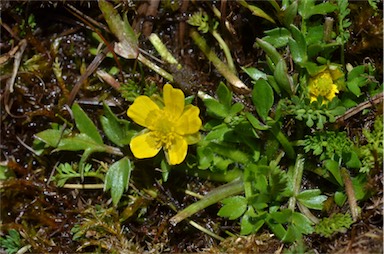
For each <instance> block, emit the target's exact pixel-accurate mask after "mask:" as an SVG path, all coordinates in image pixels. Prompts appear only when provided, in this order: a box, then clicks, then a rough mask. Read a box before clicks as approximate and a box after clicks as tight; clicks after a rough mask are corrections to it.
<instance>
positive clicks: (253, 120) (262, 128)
mask: <svg viewBox="0 0 384 254" xmlns="http://www.w3.org/2000/svg"><path fill="white" fill-rule="evenodd" d="M245 117H246V118H247V119H248V121H249V122H250V123H251V125H252V126H253V128H255V129H256V130H260V131H265V130H268V129H269V128H271V127H270V126H268V125H264V124H262V123H261V122H260V121H259V120H258V119H257V118H256V117H254V116H253V115H252V114H251V113H249V112H245Z"/></svg>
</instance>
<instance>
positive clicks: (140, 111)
mask: <svg viewBox="0 0 384 254" xmlns="http://www.w3.org/2000/svg"><path fill="white" fill-rule="evenodd" d="M159 111H160V109H159V107H158V106H157V105H156V103H154V102H153V101H152V100H151V99H150V98H149V97H148V96H139V97H137V98H136V99H135V101H134V102H133V104H132V105H131V106H130V107H129V109H128V111H127V114H128V116H129V117H130V118H131V119H132V120H133V121H134V122H136V123H137V124H139V125H141V126H144V127H149V125H151V123H152V122H153V119H154V116H155V115H158V114H159Z"/></svg>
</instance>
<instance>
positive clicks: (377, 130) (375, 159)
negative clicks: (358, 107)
mask: <svg viewBox="0 0 384 254" xmlns="http://www.w3.org/2000/svg"><path fill="white" fill-rule="evenodd" d="M363 134H364V137H365V139H366V141H367V144H365V145H363V146H361V147H360V148H359V157H360V158H361V164H362V166H361V168H360V170H359V171H360V172H361V173H369V172H370V171H371V170H372V169H373V168H375V167H379V168H381V167H382V164H381V165H380V162H382V161H383V149H384V148H383V138H384V133H383V117H382V116H380V117H377V119H376V120H375V123H374V126H373V130H372V131H370V130H368V129H363ZM377 164H379V165H377Z"/></svg>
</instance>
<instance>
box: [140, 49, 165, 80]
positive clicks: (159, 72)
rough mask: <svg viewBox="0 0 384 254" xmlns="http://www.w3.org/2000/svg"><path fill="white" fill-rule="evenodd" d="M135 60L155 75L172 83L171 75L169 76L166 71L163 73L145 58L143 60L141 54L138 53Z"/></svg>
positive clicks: (162, 70)
mask: <svg viewBox="0 0 384 254" xmlns="http://www.w3.org/2000/svg"><path fill="white" fill-rule="evenodd" d="M137 59H138V60H139V61H140V62H142V63H143V64H145V65H146V66H147V67H149V68H150V69H151V70H153V71H155V72H156V73H158V74H160V75H161V76H163V77H164V78H166V79H168V80H169V81H170V82H173V76H172V74H169V73H168V72H167V71H165V70H164V69H162V68H160V67H159V66H157V65H156V64H154V63H152V62H151V61H149V60H148V59H147V58H145V56H143V55H142V54H141V53H139V55H138V56H137Z"/></svg>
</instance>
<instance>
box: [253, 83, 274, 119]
mask: <svg viewBox="0 0 384 254" xmlns="http://www.w3.org/2000/svg"><path fill="white" fill-rule="evenodd" d="M252 102H253V105H255V108H256V112H257V113H258V114H259V116H260V117H261V118H262V119H263V120H266V119H267V117H268V113H269V111H270V110H271V107H272V105H273V102H274V96H273V90H272V88H271V86H270V85H269V84H268V82H267V81H266V80H264V79H259V80H257V81H256V82H255V85H254V87H253V91H252Z"/></svg>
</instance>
